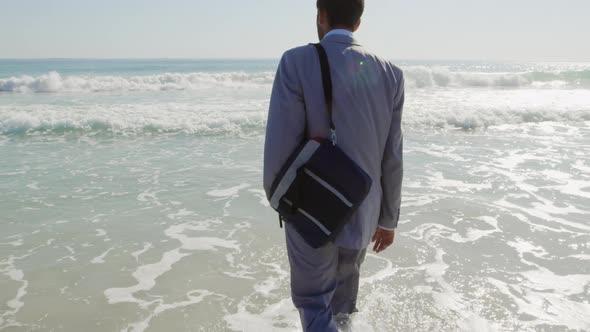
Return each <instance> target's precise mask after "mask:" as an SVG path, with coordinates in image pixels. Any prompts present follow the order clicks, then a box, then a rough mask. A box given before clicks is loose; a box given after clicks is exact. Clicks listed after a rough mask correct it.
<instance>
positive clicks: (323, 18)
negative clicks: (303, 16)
mask: <svg viewBox="0 0 590 332" xmlns="http://www.w3.org/2000/svg"><path fill="white" fill-rule="evenodd" d="M317 23H318V25H325V24H327V23H328V13H327V12H326V10H325V9H318V22H317Z"/></svg>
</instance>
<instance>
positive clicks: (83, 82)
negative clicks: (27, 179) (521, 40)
mask: <svg viewBox="0 0 590 332" xmlns="http://www.w3.org/2000/svg"><path fill="white" fill-rule="evenodd" d="M403 70H404V73H405V78H406V83H407V86H408V87H410V88H429V87H504V88H518V87H539V88H542V87H550V88H555V87H590V71H589V70H581V71H563V72H522V73H490V72H469V71H463V72H455V71H450V70H449V69H448V68H447V67H427V66H407V67H404V68H403ZM273 80H274V73H273V72H253V73H246V72H225V73H206V72H197V73H165V74H158V75H146V76H62V75H61V74H59V73H58V72H49V73H47V74H44V75H40V76H37V77H33V76H20V77H10V78H4V79H0V92H17V93H26V92H33V93H36V92H129V91H131V92H133V91H168V90H199V89H207V88H215V87H227V88H235V87H241V88H243V87H254V88H255V87H270V85H271V84H272V82H273Z"/></svg>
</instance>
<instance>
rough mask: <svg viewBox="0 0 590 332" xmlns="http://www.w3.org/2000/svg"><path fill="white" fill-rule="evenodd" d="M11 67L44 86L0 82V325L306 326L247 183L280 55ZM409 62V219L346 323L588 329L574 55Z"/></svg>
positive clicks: (589, 138)
mask: <svg viewBox="0 0 590 332" xmlns="http://www.w3.org/2000/svg"><path fill="white" fill-rule="evenodd" d="M0 64H3V65H6V63H2V62H0ZM11 65H12V66H13V67H14V68H13V67H10V68H12V69H10V73H8V74H4V75H2V76H0V77H5V81H4V83H3V81H2V78H0V86H8V84H7V83H6V81H7V80H9V77H11V76H15V79H13V80H12V82H13V83H11V84H12V85H11V86H14V82H15V81H17V80H19V79H20V80H24V81H27V80H29V78H26V77H25V78H22V77H21V76H20V75H24V74H28V75H32V76H31V78H32V79H33V81H35V80H36V81H38V82H39V83H34V82H33V83H30V84H29V83H27V84H29V85H26V84H25V85H20V86H21V87H22V86H26V88H22V89H12V90H10V91H7V90H8V89H4V92H0V133H1V134H0V155H1V156H2V162H1V163H0V212H1V216H0V330H6V331H29V330H43V331H52V330H54V331H79V330H81V329H84V330H86V331H118V330H120V331H165V330H177V331H296V330H297V329H298V328H299V327H300V324H299V321H298V315H297V312H296V311H295V310H294V308H293V306H292V304H291V302H290V299H289V279H288V264H287V258H286V252H285V248H284V235H283V234H282V232H281V230H280V229H279V228H278V220H277V218H276V215H275V214H274V213H273V211H272V210H271V209H270V208H269V207H268V204H267V203H266V200H265V198H264V193H263V191H262V189H261V176H262V144H263V139H264V138H263V132H264V122H265V113H266V108H267V105H268V95H269V91H270V82H272V70H273V66H274V65H275V64H274V63H271V62H269V63H263V64H261V63H260V62H256V63H253V64H252V63H248V62H242V63H238V64H235V63H234V64H230V65H227V66H228V67H224V68H219V64H206V63H205V64H203V63H197V64H193V65H194V66H195V68H196V69H194V70H190V65H191V64H190V63H188V64H186V63H185V64H173V65H169V64H167V63H166V62H164V63H160V64H159V65H160V66H162V67H163V68H168V70H169V71H174V69H175V68H176V69H177V71H176V72H178V73H193V72H198V73H201V72H203V73H205V74H206V75H210V74H211V73H213V74H214V75H216V76H215V78H214V79H211V77H210V76H206V75H205V74H194V73H193V74H189V76H190V75H192V78H190V77H189V78H187V77H185V76H178V75H172V76H167V75H165V72H166V71H168V70H166V69H164V70H161V69H157V70H154V71H153V72H147V73H138V72H135V71H134V69H133V68H136V67H137V68H142V64H141V63H133V65H129V64H127V65H125V64H119V65H117V66H115V68H116V69H113V68H112V67H113V64H112V63H111V64H109V65H108V66H107V65H105V64H101V63H100V62H99V63H96V64H94V66H95V67H97V68H99V70H94V71H90V70H89V69H88V68H87V67H89V66H88V64H85V65H84V66H81V65H80V64H75V63H73V64H61V65H60V64H58V65H56V64H55V63H53V64H52V63H41V64H37V67H35V68H38V69H35V70H38V71H39V73H35V72H27V71H26V69H24V68H25V67H26V68H33V67H31V66H24V67H23V66H20V67H19V64H18V63H17V64H14V63H13V64H11ZM66 65H67V66H66ZM144 65H145V64H144ZM151 65H152V66H156V65H154V64H151ZM60 66H61V67H60ZM101 66H103V67H101ZM121 66H122V67H124V68H127V69H121ZM179 66H181V67H182V66H185V67H186V66H188V67H186V68H185V67H182V69H178V67H179ZM199 66H200V67H199ZM207 66H210V67H211V68H210V67H207ZM215 66H217V67H215ZM248 66H252V67H253V68H250V67H248ZM405 66H406V68H404V69H405V70H406V79H407V80H408V82H410V83H409V84H408V97H407V100H408V105H407V107H406V110H405V114H406V115H405V123H404V128H405V136H406V142H405V146H406V154H405V165H406V166H405V169H406V178H405V182H404V190H403V194H404V201H403V209H402V210H403V212H402V219H401V221H400V226H399V230H398V232H397V237H396V243H395V246H394V247H393V248H392V249H390V250H388V251H387V252H385V253H384V254H381V255H373V254H370V255H368V257H367V260H366V263H365V265H364V267H363V272H362V273H363V278H362V280H361V289H360V294H359V300H360V303H359V309H360V312H359V313H358V314H357V315H356V317H355V320H354V330H355V331H407V330H412V331H433V330H462V331H496V330H497V331H515V330H518V331H574V330H590V315H589V314H588V312H590V264H589V262H590V221H589V220H590V89H588V88H587V87H585V86H584V84H585V83H584V79H583V73H584V70H588V69H587V67H584V66H583V65H579V64H578V65H575V66H574V65H572V64H567V65H561V66H565V67H560V68H562V72H566V74H563V73H562V72H559V70H558V69H559V68H558V69H555V68H554V67H555V66H557V65H553V66H554V67H551V68H549V69H546V68H547V66H548V65H541V64H537V65H533V64H529V65H522V64H520V65H512V66H510V68H508V69H507V68H506V65H503V66H504V67H501V66H500V68H498V67H499V65H490V64H477V65H476V64H464V65H459V64H456V63H452V64H415V63H406V64H405ZM46 67H47V68H46ZM62 67H67V70H65V69H64V70H60V68H62ZM81 67H84V68H81ZM156 67H157V66H156ZM213 67H214V68H213ZM241 67H245V68H249V69H248V70H245V71H244V72H243V73H239V74H236V73H235V72H234V71H236V70H237V69H236V68H241ZM7 68H8V65H6V66H5V67H3V69H2V70H0V73H6V72H7V71H9V69H7ZM15 68H16V69H15ZM203 68H209V70H205V69H203ZM441 68H442V69H441ZM527 68H535V69H534V70H532V71H530V72H528V71H527ZM50 70H56V71H59V72H60V73H61V72H63V73H64V74H60V75H58V76H59V78H56V76H55V74H43V73H44V72H47V71H50ZM158 70H159V71H158ZM543 70H546V71H547V72H548V73H550V74H551V75H553V76H551V77H550V78H551V79H545V78H544V77H545V76H547V75H549V74H547V75H545V76H543V80H540V81H535V79H534V77H533V76H534V75H537V76H542V75H539V74H538V73H537V72H540V71H543ZM577 72H580V73H581V74H578V75H574V74H572V73H577ZM423 73H427V74H428V75H431V76H424V75H425V74H424V75H423ZM441 73H443V74H445V75H447V77H448V78H449V79H448V82H447V80H446V79H442V78H441V75H443V74H441ZM534 73H537V74H534ZM35 75H36V76H35ZM42 75H46V76H47V77H46V78H43V77H42ZM146 75H151V76H152V78H150V79H148V78H146V77H145V76H146ZM497 75H502V76H504V77H515V76H518V77H524V78H525V79H529V81H522V82H521V83H518V84H513V83H514V82H515V81H510V80H508V81H507V79H506V78H504V79H497V78H493V79H491V80H490V79H489V77H490V76H494V77H496V76H497ZM51 76H53V77H51ZM107 76H108V77H111V78H110V79H107V78H105V77H107ZM83 77H85V79H86V80H87V82H88V80H90V81H93V82H102V83H101V84H103V85H102V87H103V88H102V89H96V88H89V87H90V86H92V84H96V83H92V84H90V83H84V82H82V83H81V84H80V85H72V84H73V83H68V84H70V85H68V84H66V83H64V82H65V81H68V80H70V81H71V82H74V81H76V82H78V83H79V82H80V80H81V79H82V78H83ZM113 77H115V78H117V80H113V79H112V78H113ZM132 77H135V78H132ZM154 77H155V78H154ZM164 77H167V81H165V83H162V82H164ZM171 77H172V78H171ZM203 77H206V80H204V81H203ZM236 77H238V79H236ZM260 77H265V78H264V79H259V78H260ZM268 77H270V78H268ZM425 77H426V78H425ZM429 77H430V78H429ZM437 77H438V78H437ZM457 77H462V78H461V79H458V78H457ZM465 77H469V78H472V79H473V77H476V78H478V81H477V82H479V83H481V82H488V83H487V84H486V85H483V83H482V84H479V83H478V84H472V83H465V81H466V79H465ZM482 77H484V78H486V80H483V79H482ZM529 77H533V78H529ZM571 77H573V79H572V78H571ZM580 77H582V79H580ZM565 78H567V79H569V81H567V80H559V79H565ZM191 79H192V81H191ZM48 80H49V81H48ZM109 80H110V82H111V83H109V84H111V85H108V84H107V85H104V84H106V83H104V82H106V81H109ZM154 80H155V81H154ZM175 80H176V81H175ZM115 81H117V82H118V83H113V82H115ZM120 81H135V82H143V83H142V84H144V83H145V82H146V81H149V82H148V83H146V84H144V85H140V86H138V85H136V87H137V88H136V89H129V88H128V85H126V86H124V85H122V84H121V83H120ZM472 81H473V80H471V81H469V82H472ZM516 81H518V80H516ZM60 82H61V83H60ZM150 82H151V83H150ZM171 82H172V83H171ZM411 82H414V83H411ZM445 82H447V83H446V84H442V83H445ZM477 82H476V83H477ZM498 82H499V83H498ZM506 82H508V83H506ZM3 84H4V85H3ZM31 84H32V85H31ZM35 84H36V85H35ZM170 84H175V87H171V86H170ZM40 86H44V87H45V88H46V89H45V90H48V91H44V92H40V91H41V90H43V89H38V88H39V87H40ZM74 86H75V87H76V88H72V87H74ZM95 86H96V85H95ZM105 86H106V87H108V88H104V87H105ZM35 87H37V89H36V88H35ZM47 87H50V88H47ZM64 87H65V88H64ZM0 90H1V89H0Z"/></svg>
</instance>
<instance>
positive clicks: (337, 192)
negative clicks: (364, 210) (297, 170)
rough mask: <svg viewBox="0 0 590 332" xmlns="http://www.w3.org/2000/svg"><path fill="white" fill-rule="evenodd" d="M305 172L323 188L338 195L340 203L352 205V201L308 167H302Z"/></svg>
mask: <svg viewBox="0 0 590 332" xmlns="http://www.w3.org/2000/svg"><path fill="white" fill-rule="evenodd" d="M304 172H305V174H307V175H309V176H310V177H311V178H312V179H314V180H316V181H317V182H318V183H319V184H321V185H322V186H323V187H324V188H326V189H328V190H329V191H330V192H331V193H332V194H334V195H335V196H336V197H338V198H339V199H340V200H341V201H342V203H344V204H346V206H348V207H352V203H351V202H350V201H349V200H348V199H346V197H344V195H342V193H340V192H339V191H338V190H336V188H334V187H332V186H331V185H330V184H329V183H328V182H326V181H324V180H323V179H322V178H320V177H319V176H317V175H316V174H315V173H313V172H312V171H310V170H309V169H307V168H306V169H304Z"/></svg>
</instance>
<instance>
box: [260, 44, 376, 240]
mask: <svg viewBox="0 0 590 332" xmlns="http://www.w3.org/2000/svg"><path fill="white" fill-rule="evenodd" d="M313 45H314V46H315V48H316V50H317V52H318V55H319V58H320V64H321V68H322V83H323V86H324V96H325V99H326V108H327V111H328V115H329V119H330V130H331V138H330V139H323V140H317V139H306V140H305V141H304V142H303V143H302V144H301V145H300V146H299V147H298V148H297V149H296V150H295V151H294V152H293V153H292V154H291V156H290V158H289V159H288V160H287V162H286V163H285V165H284V166H283V168H282V169H281V172H280V173H279V174H278V176H277V178H276V179H275V181H274V183H273V185H272V187H271V198H270V205H271V206H272V207H273V209H275V210H276V211H277V212H278V213H279V219H280V223H281V227H282V222H283V220H284V221H285V222H287V223H289V224H291V225H293V227H294V228H295V230H296V231H297V232H298V233H299V235H301V237H302V238H303V239H304V240H305V241H306V242H307V243H308V244H309V245H310V246H311V247H313V248H320V247H322V246H324V245H325V244H326V243H328V242H329V241H332V240H333V239H334V238H335V237H336V235H337V234H338V233H339V232H340V231H341V230H342V228H343V227H344V225H345V224H346V223H347V222H348V221H349V220H350V218H351V216H352V214H353V213H354V212H355V211H356V210H357V209H358V208H359V206H360V205H361V204H362V202H363V201H364V200H365V198H366V197H367V195H368V194H369V190H370V189H371V184H372V181H371V178H370V176H369V175H368V174H367V173H366V172H365V171H363V169H362V168H361V167H359V165H357V164H356V163H355V162H354V161H353V160H352V159H350V158H349V157H348V156H347V155H346V154H345V153H344V152H343V151H342V150H341V149H340V148H339V147H338V146H337V144H336V143H337V142H336V127H335V126H334V122H333V119H332V77H331V74H330V64H329V62H328V56H327V55H326V51H325V50H324V48H323V47H322V46H321V45H320V44H313Z"/></svg>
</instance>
